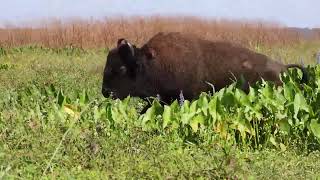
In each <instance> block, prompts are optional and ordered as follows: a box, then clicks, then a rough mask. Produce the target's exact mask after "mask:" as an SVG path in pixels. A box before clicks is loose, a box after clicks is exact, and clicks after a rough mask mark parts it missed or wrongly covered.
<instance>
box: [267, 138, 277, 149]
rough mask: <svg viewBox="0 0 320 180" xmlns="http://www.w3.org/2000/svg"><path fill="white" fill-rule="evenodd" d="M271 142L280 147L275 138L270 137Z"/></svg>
mask: <svg viewBox="0 0 320 180" xmlns="http://www.w3.org/2000/svg"><path fill="white" fill-rule="evenodd" d="M269 141H270V142H271V144H273V145H274V146H276V147H278V143H277V142H276V140H275V139H274V137H273V136H271V137H270V139H269Z"/></svg>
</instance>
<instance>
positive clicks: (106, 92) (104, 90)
mask: <svg viewBox="0 0 320 180" xmlns="http://www.w3.org/2000/svg"><path fill="white" fill-rule="evenodd" d="M102 94H103V96H104V97H105V98H108V97H112V96H113V94H114V93H113V92H112V90H111V89H110V88H102Z"/></svg>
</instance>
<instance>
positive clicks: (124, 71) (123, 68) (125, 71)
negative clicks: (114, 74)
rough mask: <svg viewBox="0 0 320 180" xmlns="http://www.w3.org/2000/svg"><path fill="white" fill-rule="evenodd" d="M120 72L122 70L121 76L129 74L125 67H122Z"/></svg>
mask: <svg viewBox="0 0 320 180" xmlns="http://www.w3.org/2000/svg"><path fill="white" fill-rule="evenodd" d="M119 70H120V74H122V75H124V74H126V73H127V68H126V67H125V66H121V67H120V69H119Z"/></svg>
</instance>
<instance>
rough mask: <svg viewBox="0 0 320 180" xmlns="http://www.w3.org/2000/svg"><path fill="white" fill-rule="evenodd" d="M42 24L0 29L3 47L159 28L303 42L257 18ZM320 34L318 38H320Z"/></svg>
mask: <svg viewBox="0 0 320 180" xmlns="http://www.w3.org/2000/svg"><path fill="white" fill-rule="evenodd" d="M41 25H42V26H41V27H31V26H30V27H22V28H21V27H20V28H17V27H7V28H3V29H0V46H8V47H14V46H21V45H27V44H37V45H41V46H45V47H65V46H70V45H72V46H76V47H80V48H97V47H112V46H114V45H115V43H116V41H117V39H118V38H122V37H124V38H127V39H129V40H130V41H132V42H133V43H136V44H138V45H141V44H143V43H144V42H145V41H146V40H148V39H149V38H150V37H151V36H153V35H154V34H156V33H157V32H159V31H180V32H187V33H194V34H197V35H199V36H201V37H203V38H205V39H209V40H227V41H231V42H235V43H240V44H242V45H245V46H255V45H259V44H264V45H274V44H279V45H290V44H296V43H299V42H301V41H304V40H305V38H304V37H303V36H301V35H300V34H299V32H297V31H295V30H292V29H288V28H285V27H283V26H281V25H278V24H273V23H262V22H255V21H231V20H212V19H210V20H208V19H200V18H196V17H157V16H152V17H131V18H113V19H108V18H105V19H104V20H82V19H73V20H70V21H62V20H50V21H45V22H42V23H41ZM319 37H320V33H318V36H317V37H316V38H312V39H320V38H319Z"/></svg>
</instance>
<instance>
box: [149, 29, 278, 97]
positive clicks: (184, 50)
mask: <svg viewBox="0 0 320 180" xmlns="http://www.w3.org/2000/svg"><path fill="white" fill-rule="evenodd" d="M145 46H148V47H150V48H152V49H154V51H155V52H156V58H155V59H154V60H153V61H152V62H151V65H150V67H149V68H150V69H151V71H150V72H152V73H151V74H150V76H153V77H154V79H155V80H156V81H157V84H158V85H159V86H160V87H162V91H167V92H169V91H170V92H174V93H177V91H179V89H181V90H183V91H184V93H185V94H186V95H187V96H190V97H194V96H197V95H198V94H199V93H200V92H201V91H206V90H209V89H210V87H209V86H208V85H207V84H206V83H205V81H208V82H211V83H212V84H214V85H215V88H216V89H221V88H223V87H225V86H227V85H228V84H230V83H232V79H233V78H234V76H235V77H236V78H240V76H241V75H243V76H244V77H245V78H246V79H247V80H248V81H249V82H255V81H257V80H258V79H259V77H260V76H263V75H264V71H265V70H264V69H263V68H264V67H268V66H277V65H273V64H272V63H273V62H271V61H270V60H269V59H268V57H266V56H264V55H262V54H259V53H255V52H253V51H251V50H249V49H247V48H243V47H241V46H237V45H234V44H231V43H228V42H213V41H207V40H204V39H200V38H198V37H196V36H194V35H189V34H182V33H176V32H174V33H159V34H157V35H156V36H154V37H153V38H152V39H150V40H149V41H148V43H147V44H146V45H145Z"/></svg>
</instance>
